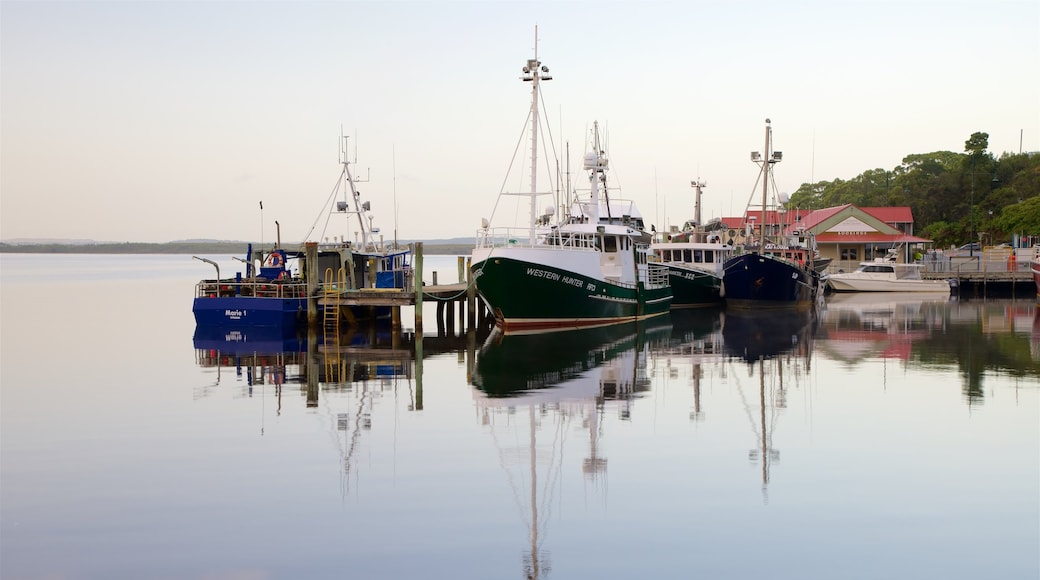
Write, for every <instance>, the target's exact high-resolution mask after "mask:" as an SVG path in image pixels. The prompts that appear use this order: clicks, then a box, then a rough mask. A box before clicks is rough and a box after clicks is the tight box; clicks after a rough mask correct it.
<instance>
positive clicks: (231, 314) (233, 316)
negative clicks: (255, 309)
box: [224, 309, 246, 320]
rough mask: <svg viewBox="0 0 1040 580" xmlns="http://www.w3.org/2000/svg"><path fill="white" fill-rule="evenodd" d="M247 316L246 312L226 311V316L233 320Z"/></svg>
mask: <svg viewBox="0 0 1040 580" xmlns="http://www.w3.org/2000/svg"><path fill="white" fill-rule="evenodd" d="M245 315H246V311H245V310H231V309H228V310H225V311H224V316H227V317H228V318H230V319H231V320H239V319H241V318H242V317H243V316H245Z"/></svg>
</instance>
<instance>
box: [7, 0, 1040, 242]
mask: <svg viewBox="0 0 1040 580" xmlns="http://www.w3.org/2000/svg"><path fill="white" fill-rule="evenodd" d="M536 26H537V30H538V55H539V58H540V60H541V61H542V63H543V64H544V65H545V66H547V67H549V69H550V73H551V74H552V76H553V79H552V80H551V81H548V82H544V83H542V85H541V91H542V100H543V101H544V102H545V106H546V117H547V126H548V128H549V130H550V131H551V133H552V135H551V137H552V143H553V144H554V146H555V149H556V156H557V157H558V158H559V159H560V164H561V165H562V166H564V167H565V166H566V164H567V159H569V160H570V167H571V168H572V172H574V173H577V172H579V171H580V160H581V155H582V154H583V153H584V149H585V147H586V142H587V135H588V133H589V129H590V128H591V126H592V124H593V122H598V123H599V125H600V127H601V131H602V133H603V134H604V135H605V139H606V145H607V153H608V155H609V157H610V163H611V168H612V171H611V179H612V182H613V185H615V186H618V187H620V188H621V195H622V196H623V197H624V198H627V199H631V200H634V201H635V202H636V203H637V205H638V206H639V208H640V210H641V211H642V213H643V215H644V217H645V218H646V219H647V221H648V222H649V223H653V224H655V225H656V226H657V227H658V229H661V227H662V226H667V225H668V224H676V225H680V224H682V223H683V222H684V221H685V220H686V219H689V218H690V217H692V215H693V189H692V188H691V187H690V182H691V180H694V179H700V180H701V181H703V182H705V183H706V184H707V186H706V187H705V189H704V196H703V206H702V217H703V218H704V219H705V220H706V219H709V218H711V217H722V216H733V215H740V214H742V213H743V211H744V209H745V206H746V204H747V203H748V201H749V199H750V198H751V197H752V195H753V194H755V195H757V193H756V189H755V182H756V179H757V176H758V168H757V166H756V165H755V164H754V163H752V162H751V161H750V152H751V151H761V150H762V148H763V145H764V127H765V119H766V118H769V119H771V121H772V128H773V140H774V148H775V149H776V150H779V151H782V152H783V161H782V163H780V164H779V165H777V167H776V169H775V177H776V184H777V187H778V189H779V190H780V191H783V192H788V193H790V192H793V191H795V190H797V188H798V187H799V185H801V184H802V183H806V182H811V181H820V180H834V179H851V178H853V177H855V176H856V175H858V174H860V173H862V172H863V171H865V170H869V169H893V168H895V167H897V166H899V164H900V163H901V161H902V159H903V157H905V156H906V155H909V154H916V153H927V152H932V151H956V152H963V150H964V142H965V141H966V140H967V139H968V138H969V137H970V135H971V134H972V133H974V132H978V131H982V132H986V133H988V134H989V136H990V137H989V145H990V152H992V153H994V154H995V155H998V156H999V155H1000V154H1001V153H1003V152H1013V153H1017V152H1019V151H1020V150H1022V151H1040V74H1038V71H1040V2H1037V1H1036V0H1022V1H1009V0H995V1H992V2H985V3H984V2H980V1H972V2H964V1H959V0H945V1H935V2H933V1H923V0H903V1H899V2H895V1H892V2H889V1H858V2H843V1H838V0H829V1H821V2H799V1H794V2H776V1H769V2H760V1H758V0H750V1H745V2H720V1H718V0H710V1H701V0H686V1H681V2H657V1H648V2H620V1H618V2H610V1H607V2H581V1H571V2H545V3H542V2H499V1H479V2H463V1H455V2H442V1H425V2H396V1H381V2H360V1H358V2H335V1H329V2H247V1H239V2H231V1H226V2H205V1H177V2H157V1H156V2H89V1H76V2H51V1H32V2H14V1H9V0H2V1H0V239H3V240H13V239H24V238H36V239H39V238H46V239H53V238H60V239H93V240H97V241H116V242H124V241H130V242H166V241H174V240H186V239H223V240H267V241H270V240H273V239H274V237H275V235H276V229H275V228H276V226H275V221H277V222H278V223H279V224H280V234H281V238H282V240H283V241H287V242H295V241H303V240H304V239H305V237H306V236H307V234H308V232H309V231H312V226H314V224H316V223H317V224H323V223H324V220H325V215H324V208H325V203H326V201H327V199H328V198H329V196H330V194H331V192H332V191H333V188H334V187H335V185H336V181H337V178H338V177H339V175H340V169H341V166H340V164H339V149H340V147H339V141H340V135H341V134H346V135H349V136H350V139H349V141H350V143H351V146H350V150H351V157H352V158H354V157H355V156H356V160H357V164H356V165H355V166H354V167H353V169H354V171H355V172H356V173H358V174H359V175H360V176H361V177H363V178H365V179H366V181H365V182H363V183H360V184H359V189H360V191H361V193H362V198H363V199H365V200H368V201H370V203H371V205H372V214H373V216H374V221H373V223H374V225H376V226H378V227H380V229H381V230H382V232H383V235H384V236H385V237H386V238H392V237H394V233H393V232H395V231H396V235H397V237H398V238H400V239H444V238H453V237H467V236H474V235H475V234H476V232H477V230H478V228H479V227H480V223H481V218H486V217H491V216H492V210H493V209H494V208H495V204H496V200H497V199H498V195H499V192H500V191H501V190H502V189H503V187H505V189H507V190H510V191H517V190H524V189H526V188H528V187H529V186H527V185H523V184H522V182H521V180H522V177H517V175H521V176H522V175H523V174H524V171H519V168H524V167H526V166H527V164H528V163H529V161H527V160H524V159H523V158H519V159H516V160H514V152H515V150H516V148H517V145H518V144H523V143H524V142H525V141H524V140H525V138H526V134H525V133H524V126H525V122H526V118H527V114H528V111H529V108H530V99H531V95H530V83H525V82H521V80H520V75H521V68H522V67H523V66H524V64H526V61H527V59H529V58H532V57H533V56H534V48H535V27H536ZM568 151H569V154H568V153H567V152H568ZM549 161H550V160H548V159H545V158H544V157H543V160H542V161H541V163H542V164H543V166H545V165H548V163H549ZM540 175H541V174H540ZM576 177H577V176H576V175H575V178H576ZM539 179H540V180H542V183H545V184H546V186H548V183H547V182H548V179H547V177H545V176H544V175H543V176H542V177H539ZM518 199H519V198H515V197H510V198H508V200H509V201H504V202H503V204H504V205H502V206H499V208H498V210H497V211H495V213H494V217H493V222H492V223H493V224H494V225H496V226H497V225H507V226H509V225H524V224H525V223H526V212H527V209H526V208H527V206H526V201H524V202H523V205H522V207H521V209H522V214H523V216H524V217H522V218H520V222H519V223H517V218H516V217H515V216H514V212H513V209H512V208H513V206H515V205H516V201H517V200H518ZM261 201H262V202H263V210H262V211H261V210H260V202H261ZM550 203H551V201H550V202H547V203H542V205H549V204H550ZM509 204H513V205H512V206H511V205H509ZM507 210H508V211H507ZM332 223H333V224H334V225H333V226H332V227H339V228H340V229H341V230H342V229H343V226H339V225H335V224H339V223H340V222H332ZM321 234H324V235H325V236H326V237H328V236H330V235H347V236H348V239H350V238H352V237H353V235H354V233H352V231H350V230H346V231H332V230H331V229H328V228H326V229H324V230H322V229H321V227H320V225H319V229H318V230H317V233H312V234H311V239H317V237H320V235H321Z"/></svg>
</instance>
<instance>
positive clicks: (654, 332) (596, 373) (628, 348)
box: [471, 316, 671, 579]
mask: <svg viewBox="0 0 1040 580" xmlns="http://www.w3.org/2000/svg"><path fill="white" fill-rule="evenodd" d="M670 334H671V323H670V320H669V317H668V316H662V317H655V318H653V319H651V320H649V321H644V322H639V323H627V324H620V325H613V326H608V327H603V328H594V329H580V330H570V331H556V332H550V333H542V334H532V335H511V334H502V333H501V332H499V331H495V332H493V333H492V334H491V335H490V336H489V337H488V339H487V341H486V342H485V343H484V346H483V347H482V348H481V350H480V352H479V353H478V354H477V361H476V365H475V370H474V372H473V375H472V377H471V382H472V384H473V386H474V387H476V388H475V389H474V391H473V392H474V398H475V400H476V403H477V409H478V412H479V417H480V421H481V424H482V425H483V426H484V428H485V429H486V430H487V431H488V432H489V434H490V436H491V439H492V440H493V441H494V442H495V446H496V448H497V451H498V454H499V458H500V464H501V465H502V467H503V469H504V470H505V471H506V474H507V480H508V482H509V484H510V486H511V487H512V488H513V495H514V497H515V498H516V501H517V503H518V507H519V508H520V509H521V514H522V517H523V519H524V523H525V525H526V527H527V533H528V538H529V542H530V544H529V546H528V547H527V548H526V549H525V551H524V554H523V575H524V577H525V578H531V579H534V578H543V577H545V576H546V575H547V574H548V573H549V571H550V570H551V567H552V566H551V562H550V554H549V552H548V550H546V549H545V547H544V540H545V537H546V529H545V523H546V522H547V521H548V519H549V516H550V515H551V513H552V511H553V509H554V507H555V506H554V501H555V498H554V497H553V494H554V493H555V492H556V490H557V488H558V485H555V484H554V483H555V482H559V481H561V479H562V478H563V477H565V476H566V473H565V472H564V465H563V462H564V458H565V457H573V456H575V454H573V453H565V452H564V450H565V449H564V448H565V446H566V444H567V441H568V437H567V435H568V434H569V433H572V432H573V429H571V427H575V426H578V425H580V427H581V430H582V431H583V432H586V433H588V451H587V453H585V454H583V455H585V456H584V457H583V459H582V461H581V473H582V476H583V478H584V480H585V481H586V483H592V484H593V485H596V484H599V483H600V482H601V476H602V475H603V474H605V472H606V470H607V458H606V457H604V456H603V455H602V451H601V449H599V441H600V438H601V437H602V436H603V423H602V417H603V414H604V413H605V412H607V411H608V410H610V409H614V410H616V412H617V413H618V416H619V418H620V419H621V420H629V419H631V414H632V407H631V405H632V403H633V401H634V400H635V399H637V398H638V397H639V394H640V393H642V392H645V391H648V390H649V389H650V378H649V377H648V376H647V358H648V352H649V351H650V350H651V349H652V348H655V347H656V345H660V344H664V343H666V342H667V341H668V339H669V336H670Z"/></svg>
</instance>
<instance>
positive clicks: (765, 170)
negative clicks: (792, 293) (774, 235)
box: [758, 119, 772, 254]
mask: <svg viewBox="0 0 1040 580" xmlns="http://www.w3.org/2000/svg"><path fill="white" fill-rule="evenodd" d="M771 135H772V127H770V126H769V119H766V148H765V152H766V159H765V161H763V162H762V235H761V237H760V238H759V242H758V253H759V254H764V253H765V248H766V196H767V195H768V192H769V163H770V155H769V137H770V136H771Z"/></svg>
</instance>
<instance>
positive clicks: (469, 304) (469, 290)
mask: <svg viewBox="0 0 1040 580" xmlns="http://www.w3.org/2000/svg"><path fill="white" fill-rule="evenodd" d="M472 265H473V258H467V259H466V322H467V328H469V329H472V328H473V327H474V326H476V324H477V317H476V310H475V307H476V303H477V287H476V285H475V284H473V272H471V271H470V266H472Z"/></svg>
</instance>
